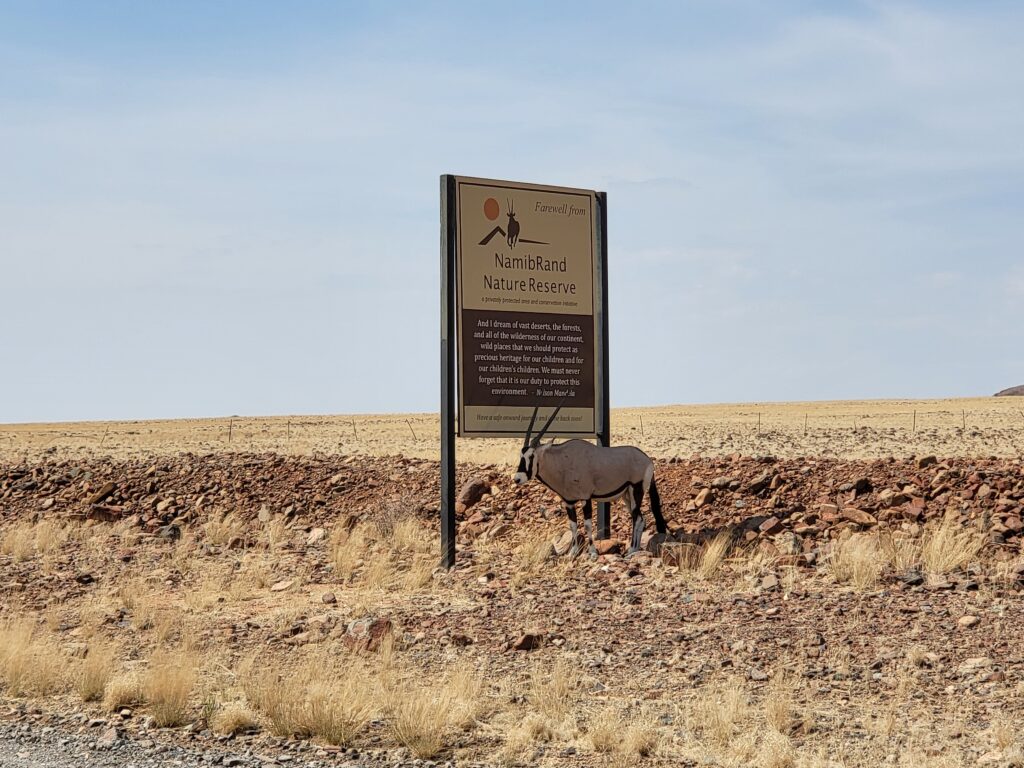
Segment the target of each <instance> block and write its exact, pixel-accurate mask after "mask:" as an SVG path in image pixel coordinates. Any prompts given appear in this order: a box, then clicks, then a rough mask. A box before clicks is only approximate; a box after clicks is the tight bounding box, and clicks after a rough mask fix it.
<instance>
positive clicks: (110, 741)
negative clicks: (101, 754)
mask: <svg viewBox="0 0 1024 768" xmlns="http://www.w3.org/2000/svg"><path fill="white" fill-rule="evenodd" d="M117 738H118V734H117V728H107V730H105V731H104V732H103V733H102V734H101V735H100V737H99V738H98V739H96V746H97V747H99V748H100V749H110V748H111V747H112V746H114V744H116V743H117Z"/></svg>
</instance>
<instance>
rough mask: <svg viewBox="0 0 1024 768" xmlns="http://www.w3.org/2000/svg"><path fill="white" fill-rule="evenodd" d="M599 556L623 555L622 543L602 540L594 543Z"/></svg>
mask: <svg viewBox="0 0 1024 768" xmlns="http://www.w3.org/2000/svg"><path fill="white" fill-rule="evenodd" d="M594 547H595V548H596V549H597V554H598V555H621V554H622V542H621V541H619V540H618V539H602V540H600V541H595V542H594Z"/></svg>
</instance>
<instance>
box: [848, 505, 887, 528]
mask: <svg viewBox="0 0 1024 768" xmlns="http://www.w3.org/2000/svg"><path fill="white" fill-rule="evenodd" d="M842 516H843V519H844V520H849V521H850V522H851V523H856V524H857V525H863V526H868V525H876V524H877V523H878V520H877V519H876V518H875V516H874V515H872V514H871V513H869V512H865V511H864V510H863V509H857V508H856V507H845V508H844V509H843V513H842Z"/></svg>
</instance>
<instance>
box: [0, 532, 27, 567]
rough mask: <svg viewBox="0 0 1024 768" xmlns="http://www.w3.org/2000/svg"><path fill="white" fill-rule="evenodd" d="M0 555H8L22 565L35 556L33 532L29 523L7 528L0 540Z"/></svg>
mask: <svg viewBox="0 0 1024 768" xmlns="http://www.w3.org/2000/svg"><path fill="white" fill-rule="evenodd" d="M0 554H4V555H10V556H11V557H12V558H13V559H14V562H16V563H23V562H25V561H26V560H28V559H29V558H30V557H32V555H34V554H35V530H34V527H33V526H32V524H31V523H18V524H17V525H14V526H12V527H11V528H8V529H7V531H6V533H4V536H3V539H0Z"/></svg>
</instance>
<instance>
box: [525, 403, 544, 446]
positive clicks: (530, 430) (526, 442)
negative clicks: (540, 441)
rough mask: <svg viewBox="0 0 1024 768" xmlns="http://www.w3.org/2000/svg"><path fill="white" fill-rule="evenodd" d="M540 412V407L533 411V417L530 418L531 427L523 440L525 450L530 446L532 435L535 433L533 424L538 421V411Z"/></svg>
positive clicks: (527, 429)
mask: <svg viewBox="0 0 1024 768" xmlns="http://www.w3.org/2000/svg"><path fill="white" fill-rule="evenodd" d="M539 410H540V407H539V406H538V407H537V408H534V409H533V416H531V417H530V426H528V427H527V428H526V436H525V437H524V438H523V448H526V446H528V445H529V444H530V433H531V432H533V424H534V422H535V421H537V411H539Z"/></svg>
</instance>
